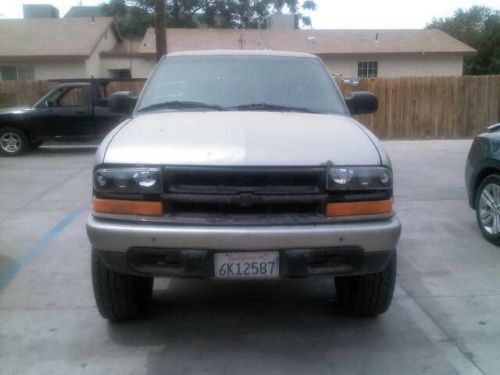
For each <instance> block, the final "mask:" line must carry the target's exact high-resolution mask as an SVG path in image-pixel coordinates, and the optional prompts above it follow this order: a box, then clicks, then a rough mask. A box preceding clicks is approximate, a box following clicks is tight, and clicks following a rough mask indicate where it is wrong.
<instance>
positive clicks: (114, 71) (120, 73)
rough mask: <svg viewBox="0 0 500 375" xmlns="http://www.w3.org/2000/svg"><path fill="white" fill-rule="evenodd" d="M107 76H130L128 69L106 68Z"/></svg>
mask: <svg viewBox="0 0 500 375" xmlns="http://www.w3.org/2000/svg"><path fill="white" fill-rule="evenodd" d="M108 76H109V78H131V77H132V75H131V74H130V69H108Z"/></svg>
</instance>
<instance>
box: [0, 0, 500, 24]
mask: <svg viewBox="0 0 500 375" xmlns="http://www.w3.org/2000/svg"><path fill="white" fill-rule="evenodd" d="M102 1H103V0H82V1H79V0H0V17H1V18H21V17H22V7H23V3H30V4H37V3H38V4H47V3H50V4H52V5H54V6H55V7H56V8H58V9H59V14H60V16H61V17H62V16H64V14H65V13H66V12H67V11H68V9H69V8H70V7H71V6H73V5H78V4H79V3H80V2H81V3H82V4H83V5H98V4H100V3H101V2H102ZM316 3H317V4H318V10H317V11H316V12H313V13H311V14H310V15H311V17H312V21H313V27H314V28H315V29H369V28H374V29H400V28H403V29H411V28H423V27H425V25H426V24H427V23H428V22H430V21H431V20H432V18H433V17H446V16H450V15H452V14H453V12H454V10H455V9H456V8H459V7H461V8H469V7H471V6H472V5H486V6H490V7H492V8H496V9H500V0H418V1H409V0H376V1H374V0H357V1H356V0H316Z"/></svg>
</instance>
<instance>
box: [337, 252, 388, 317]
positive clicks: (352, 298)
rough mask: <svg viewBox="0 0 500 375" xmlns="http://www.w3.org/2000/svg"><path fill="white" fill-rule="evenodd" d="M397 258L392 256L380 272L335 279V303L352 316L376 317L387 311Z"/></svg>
mask: <svg viewBox="0 0 500 375" xmlns="http://www.w3.org/2000/svg"><path fill="white" fill-rule="evenodd" d="M396 268H397V258H396V254H394V255H393V256H392V257H391V259H390V261H389V263H388V264H387V266H386V267H385V268H384V270H383V271H382V272H379V273H373V274H368V275H360V276H345V277H336V278H335V288H336V291H337V303H338V305H339V307H340V308H341V309H342V310H344V311H345V312H346V313H348V314H350V315H354V316H376V315H379V314H382V313H384V312H386V311H387V309H388V308H389V306H390V304H391V301H392V296H393V294H394V286H395V285H396Z"/></svg>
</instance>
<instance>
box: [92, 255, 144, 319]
mask: <svg viewBox="0 0 500 375" xmlns="http://www.w3.org/2000/svg"><path fill="white" fill-rule="evenodd" d="M92 286H93V288H94V296H95V300H96V304H97V309H98V310H99V313H100V314H101V315H102V317H103V318H106V319H109V320H111V321H123V320H129V319H134V318H137V317H138V316H140V315H141V313H143V312H144V311H146V310H147V308H148V306H149V303H150V302H151V297H152V294H153V278H150V277H140V276H135V275H128V274H124V273H118V272H114V271H112V270H110V269H109V268H107V267H106V266H105V265H104V263H103V262H102V260H101V259H100V257H99V254H98V253H97V252H96V251H92Z"/></svg>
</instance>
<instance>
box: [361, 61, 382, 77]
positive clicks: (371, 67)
mask: <svg viewBox="0 0 500 375" xmlns="http://www.w3.org/2000/svg"><path fill="white" fill-rule="evenodd" d="M358 77H360V78H377V77H378V61H373V60H372V61H359V62H358Z"/></svg>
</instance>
